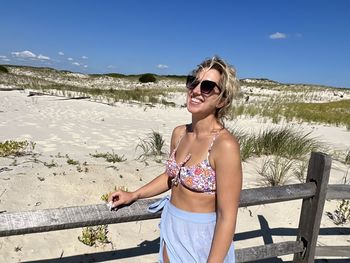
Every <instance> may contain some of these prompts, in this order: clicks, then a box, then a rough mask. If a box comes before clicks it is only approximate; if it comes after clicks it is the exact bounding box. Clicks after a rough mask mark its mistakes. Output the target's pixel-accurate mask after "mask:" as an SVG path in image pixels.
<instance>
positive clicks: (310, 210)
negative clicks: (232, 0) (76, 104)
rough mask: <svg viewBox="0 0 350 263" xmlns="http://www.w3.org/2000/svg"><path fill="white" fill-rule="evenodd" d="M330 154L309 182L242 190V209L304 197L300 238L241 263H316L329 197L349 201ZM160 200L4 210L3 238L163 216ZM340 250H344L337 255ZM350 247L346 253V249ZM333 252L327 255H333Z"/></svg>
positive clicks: (246, 252)
mask: <svg viewBox="0 0 350 263" xmlns="http://www.w3.org/2000/svg"><path fill="white" fill-rule="evenodd" d="M330 168H331V158H330V157H329V156H328V155H326V154H323V153H312V154H311V158H310V161H309V168H308V174H307V179H306V183H303V184H293V185H286V186H279V187H264V188H256V189H244V190H242V194H241V200H240V207H247V206H253V205H260V204H269V203H276V202H284V201H290V200H297V199H303V203H302V209H301V214H300V220H299V227H298V232H297V237H296V241H287V242H280V243H272V244H267V245H262V246H255V247H249V248H244V249H237V250H236V261H237V262H248V261H256V260H260V259H268V258H274V257H277V256H282V255H289V254H294V259H293V262H310V263H311V262H314V258H315V254H316V250H317V251H319V254H320V255H324V254H327V253H330V252H327V249H325V247H321V248H316V241H317V237H318V234H319V230H320V222H321V217H322V214H323V207H324V203H325V200H326V199H350V187H349V185H328V179H329V173H330ZM157 200H159V199H144V200H139V201H137V202H134V203H133V204H131V205H130V206H126V207H123V208H121V209H119V210H118V211H117V212H115V211H112V212H111V211H109V210H108V209H107V207H106V205H104V204H98V205H87V206H76V207H65V208H55V209H44V210H34V211H25V212H13V213H2V214H0V237H4V236H11V235H21V234H29V233H37V232H48V231H54V230H62V229H71V228H77V227H86V226H94V225H103V224H115V223H122V222H131V221H139V220H146V219H154V218H159V217H160V212H158V213H154V214H152V213H148V212H147V208H148V206H149V205H150V204H151V203H153V202H155V201H157ZM337 251H338V252H339V253H340V254H336V253H337ZM347 251H348V252H347ZM334 254H335V255H342V256H346V257H347V256H349V257H350V247H344V246H342V247H332V255H334ZM332 255H329V256H332Z"/></svg>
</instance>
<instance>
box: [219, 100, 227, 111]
mask: <svg viewBox="0 0 350 263" xmlns="http://www.w3.org/2000/svg"><path fill="white" fill-rule="evenodd" d="M226 103H227V101H226V98H221V99H220V100H219V101H218V103H217V104H216V108H217V109H221V108H222V107H224V106H225V105H226Z"/></svg>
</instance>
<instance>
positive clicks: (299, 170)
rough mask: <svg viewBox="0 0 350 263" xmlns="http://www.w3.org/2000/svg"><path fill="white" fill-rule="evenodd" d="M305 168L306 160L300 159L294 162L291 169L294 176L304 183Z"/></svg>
mask: <svg viewBox="0 0 350 263" xmlns="http://www.w3.org/2000/svg"><path fill="white" fill-rule="evenodd" d="M307 168H308V162H307V161H306V160H301V161H299V162H298V163H296V165H295V167H294V169H293V173H294V175H295V177H296V178H297V179H298V180H299V182H301V183H305V178H306V172H307Z"/></svg>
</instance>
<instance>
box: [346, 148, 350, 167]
mask: <svg viewBox="0 0 350 263" xmlns="http://www.w3.org/2000/svg"><path fill="white" fill-rule="evenodd" d="M345 164H347V165H350V150H349V151H348V153H347V154H346V156H345Z"/></svg>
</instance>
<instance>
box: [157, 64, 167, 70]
mask: <svg viewBox="0 0 350 263" xmlns="http://www.w3.org/2000/svg"><path fill="white" fill-rule="evenodd" d="M157 68H159V69H167V68H169V67H168V66H167V65H163V64H158V65H157Z"/></svg>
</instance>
